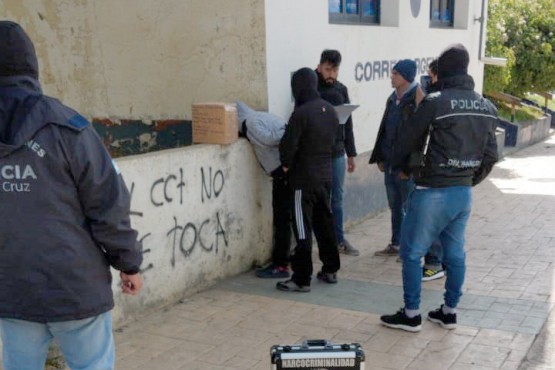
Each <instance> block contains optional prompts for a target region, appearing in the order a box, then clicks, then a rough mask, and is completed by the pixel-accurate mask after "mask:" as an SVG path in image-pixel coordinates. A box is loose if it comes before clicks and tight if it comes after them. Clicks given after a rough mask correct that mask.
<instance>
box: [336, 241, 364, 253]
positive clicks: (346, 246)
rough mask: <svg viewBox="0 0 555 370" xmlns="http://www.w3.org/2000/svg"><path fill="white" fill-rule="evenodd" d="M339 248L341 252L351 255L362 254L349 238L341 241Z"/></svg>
mask: <svg viewBox="0 0 555 370" xmlns="http://www.w3.org/2000/svg"><path fill="white" fill-rule="evenodd" d="M337 248H338V249H339V253H343V254H347V255H349V256H358V255H359V254H360V252H359V251H358V249H356V248H355V247H353V246H352V245H351V243H349V242H348V241H347V240H343V241H342V242H341V243H339V245H338V246H337Z"/></svg>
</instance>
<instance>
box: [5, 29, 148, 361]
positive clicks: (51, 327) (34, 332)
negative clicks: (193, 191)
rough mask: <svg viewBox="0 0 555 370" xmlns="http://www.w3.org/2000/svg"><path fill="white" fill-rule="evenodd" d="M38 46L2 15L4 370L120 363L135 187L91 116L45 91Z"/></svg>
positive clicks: (136, 248) (132, 264)
mask: <svg viewBox="0 0 555 370" xmlns="http://www.w3.org/2000/svg"><path fill="white" fill-rule="evenodd" d="M38 72H39V70H38V61H37V58H36V56H35V48H34V46H33V43H32V42H31V40H30V39H29V37H28V36H27V34H26V33H25V31H24V30H23V29H22V28H21V27H20V26H19V25H18V24H16V23H13V22H7V21H0V219H1V220H2V222H0V279H1V281H2V283H1V284H0V302H1V304H0V334H1V336H2V344H3V356H2V362H3V365H4V369H5V370H16V369H17V370H19V369H44V364H45V361H46V356H47V353H48V344H49V342H50V341H51V339H52V338H54V339H55V340H56V342H57V343H58V346H59V347H60V350H61V351H62V353H63V355H64V357H65V359H66V361H67V363H68V365H69V367H70V368H72V369H83V370H93V369H113V368H114V357H115V356H114V339H113V335H112V316H111V310H112V308H113V307H114V300H113V297H112V288H111V286H112V275H111V272H110V266H112V267H114V268H115V269H117V270H119V271H120V278H121V282H122V284H121V285H122V290H123V293H125V294H137V293H138V292H139V290H140V289H141V287H142V279H141V275H140V273H139V269H140V265H141V262H142V253H141V248H140V244H139V243H138V242H137V232H136V231H135V230H133V229H132V228H131V227H130V223H129V201H130V198H129V193H128V191H127V188H126V187H125V184H124V182H123V179H122V177H121V175H120V172H119V170H118V168H117V166H115V164H114V163H113V162H112V159H111V158H110V156H109V155H108V152H107V151H106V149H105V148H104V146H103V144H102V141H101V140H100V138H99V137H98V135H97V134H96V133H95V131H94V129H93V128H92V127H91V125H90V124H89V122H87V120H86V119H85V118H84V117H82V116H81V115H79V114H78V113H77V112H75V111H73V110H72V109H70V108H68V107H66V106H64V105H63V104H62V103H60V102H59V101H58V100H56V99H53V98H50V97H47V96H45V95H43V94H42V91H41V87H40V83H39V81H38V75H39V73H38Z"/></svg>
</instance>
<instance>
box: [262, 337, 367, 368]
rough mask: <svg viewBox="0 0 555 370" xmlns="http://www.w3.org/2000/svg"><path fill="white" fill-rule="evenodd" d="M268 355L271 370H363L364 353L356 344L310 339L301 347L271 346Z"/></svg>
mask: <svg viewBox="0 0 555 370" xmlns="http://www.w3.org/2000/svg"><path fill="white" fill-rule="evenodd" d="M270 354H271V356H272V370H297V369H298V370H300V369H303V370H364V360H365V358H364V351H363V350H362V347H361V346H360V344H358V343H351V344H347V343H345V344H332V343H330V342H329V341H327V340H323V339H311V340H305V341H304V342H303V343H302V344H301V345H289V346H287V345H285V346H283V345H277V346H272V349H271V350H270Z"/></svg>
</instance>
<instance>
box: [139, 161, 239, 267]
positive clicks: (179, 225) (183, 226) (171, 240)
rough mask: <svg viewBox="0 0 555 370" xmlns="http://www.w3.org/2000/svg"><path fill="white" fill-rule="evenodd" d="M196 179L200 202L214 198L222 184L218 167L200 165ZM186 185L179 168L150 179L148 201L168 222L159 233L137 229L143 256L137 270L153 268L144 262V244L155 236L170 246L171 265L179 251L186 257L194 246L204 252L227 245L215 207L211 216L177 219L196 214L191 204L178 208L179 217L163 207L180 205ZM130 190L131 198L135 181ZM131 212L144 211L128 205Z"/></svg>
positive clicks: (210, 251)
mask: <svg viewBox="0 0 555 370" xmlns="http://www.w3.org/2000/svg"><path fill="white" fill-rule="evenodd" d="M200 181H201V184H200V185H201V186H200V194H199V195H200V199H201V203H202V204H204V203H206V202H209V201H210V200H215V199H217V198H218V197H219V196H220V194H221V193H222V191H223V190H224V187H225V177H224V174H223V172H222V171H221V170H214V169H212V167H209V168H207V169H205V168H203V167H202V168H200ZM186 189H187V185H186V182H185V178H184V173H183V169H182V168H179V170H178V171H176V172H175V173H172V174H170V175H168V176H166V177H160V178H158V179H156V180H154V181H153V182H152V184H151V185H150V187H149V194H148V196H149V202H150V204H151V205H152V206H153V207H154V211H155V212H156V213H160V215H159V217H160V218H162V219H163V220H166V219H167V220H168V223H169V225H168V227H167V229H166V230H167V231H166V232H164V234H163V235H154V234H153V232H149V231H147V230H139V240H140V241H141V242H142V243H143V255H144V256H145V262H144V263H143V269H142V270H141V272H145V271H148V270H150V269H153V268H155V266H154V265H153V263H148V261H147V260H148V254H149V253H150V252H151V251H152V249H151V248H148V247H147V246H148V245H149V242H152V241H153V240H159V238H160V237H161V238H165V240H166V243H164V245H166V246H168V245H169V246H170V248H171V258H170V261H169V262H170V265H171V266H172V268H173V267H175V265H176V260H177V256H179V255H181V256H182V257H184V258H189V257H191V255H192V254H193V253H194V252H195V251H196V250H199V251H200V252H204V253H215V254H218V251H219V249H220V247H221V246H224V247H227V245H228V235H227V232H226V229H225V225H226V222H225V219H224V220H222V217H225V214H224V215H222V213H221V212H220V211H216V213H215V214H214V215H213V216H212V217H209V218H206V219H203V220H202V221H200V222H197V221H191V220H186V219H185V220H182V219H180V217H181V218H185V217H188V216H194V215H195V214H198V213H197V212H194V210H193V209H192V208H187V210H188V212H180V215H179V217H178V216H176V215H173V214H172V213H171V212H170V211H169V210H168V211H166V212H165V211H164V206H166V205H169V204H179V205H180V206H181V205H183V204H184V195H185V191H186ZM130 192H131V198H132V199H133V197H134V196H136V195H135V182H133V183H131V189H130ZM131 216H132V217H138V218H143V217H144V216H145V212H140V211H136V210H134V209H132V210H131ZM184 216H185V217H184ZM222 221H223V222H222Z"/></svg>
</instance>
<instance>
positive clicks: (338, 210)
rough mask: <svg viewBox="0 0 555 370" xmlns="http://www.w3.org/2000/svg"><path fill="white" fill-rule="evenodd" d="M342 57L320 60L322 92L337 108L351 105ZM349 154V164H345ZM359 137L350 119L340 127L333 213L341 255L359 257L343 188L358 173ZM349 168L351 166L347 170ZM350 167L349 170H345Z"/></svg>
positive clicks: (326, 54)
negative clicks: (348, 232) (346, 223)
mask: <svg viewBox="0 0 555 370" xmlns="http://www.w3.org/2000/svg"><path fill="white" fill-rule="evenodd" d="M340 65H341V54H340V53H339V51H337V50H324V51H323V52H322V55H321V56H320V64H318V67H317V68H316V73H317V74H318V92H319V93H320V96H321V97H322V99H324V100H325V101H327V102H329V103H331V104H333V105H343V104H349V103H350V100H349V92H348V91H347V87H346V86H345V85H343V84H342V83H341V82H339V81H338V80H337V75H338V73H339V66H340ZM345 154H347V161H345ZM356 156H357V151H356V148H355V137H354V135H353V119H352V117H349V119H348V120H347V122H345V124H340V125H339V128H338V130H337V135H336V137H335V145H334V147H333V153H332V174H333V181H332V187H331V210H332V212H333V224H334V226H335V236H336V238H337V247H338V248H339V252H341V253H345V254H348V255H351V256H358V255H359V251H358V249H356V248H355V247H353V246H352V245H351V243H349V241H348V240H347V239H345V235H344V233H343V184H344V183H345V169H347V171H348V172H349V173H351V172H354V170H355V157H356ZM345 165H347V166H345ZM345 167H346V168H345Z"/></svg>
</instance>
